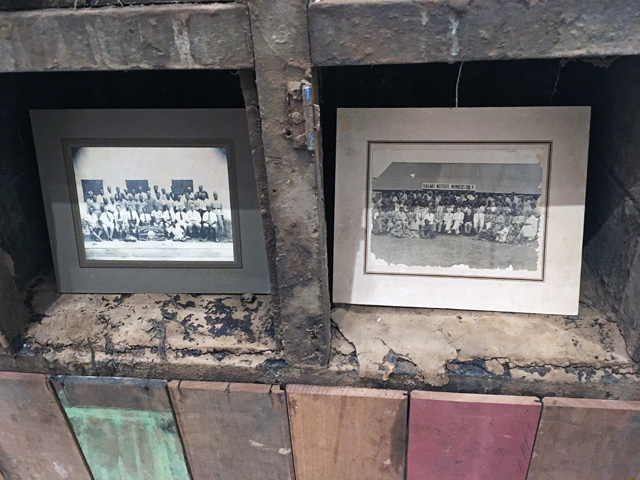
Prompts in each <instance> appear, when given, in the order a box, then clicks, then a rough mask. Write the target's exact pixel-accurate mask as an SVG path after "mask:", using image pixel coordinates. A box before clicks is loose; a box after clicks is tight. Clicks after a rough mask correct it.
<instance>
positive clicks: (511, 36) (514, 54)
mask: <svg viewBox="0 0 640 480" xmlns="http://www.w3.org/2000/svg"><path fill="white" fill-rule="evenodd" d="M639 21H640V9H639V8H638V2H637V0H608V1H606V2H603V1H602V0H546V1H523V2H517V1H510V2H505V1H503V0H483V1H481V2H472V1H458V0H439V1H432V0H429V1H427V0H318V1H313V2H310V3H309V37H310V41H311V57H312V61H313V64H314V65H315V66H335V65H373V64H399V63H430V62H459V61H472V60H495V59H516V58H525V59H526V58H562V57H579V56H613V55H636V54H638V53H640V28H638V22H639Z"/></svg>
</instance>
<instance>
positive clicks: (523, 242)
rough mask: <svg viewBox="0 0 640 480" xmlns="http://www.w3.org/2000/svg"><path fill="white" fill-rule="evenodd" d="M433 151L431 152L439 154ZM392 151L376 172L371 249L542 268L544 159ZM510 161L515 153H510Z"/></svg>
mask: <svg viewBox="0 0 640 480" xmlns="http://www.w3.org/2000/svg"><path fill="white" fill-rule="evenodd" d="M432 156H433V155H429V157H432ZM488 156H489V154H488V153H487V152H483V153H482V154H481V155H480V158H481V159H482V160H483V161H481V162H478V163H471V162H468V161H465V160H466V159H467V158H468V157H469V154H468V152H467V153H466V155H465V156H463V157H462V158H459V160H460V161H455V160H456V157H455V156H453V155H451V154H449V157H451V158H450V159H449V161H446V162H437V161H423V162H420V161H411V162H409V161H394V160H393V159H391V160H389V159H388V158H385V160H384V161H383V162H382V165H378V166H377V170H376V169H375V168H372V171H373V172H376V173H378V174H377V175H376V176H375V177H372V178H371V179H370V187H371V188H370V199H369V201H370V204H369V212H370V213H369V226H368V229H369V231H368V233H369V234H370V240H369V248H370V254H371V255H372V256H373V258H375V259H376V260H377V261H378V262H379V261H383V262H386V263H387V264H389V265H404V266H408V267H455V266H464V267H468V268H469V269H482V270H497V269H500V270H504V269H507V270H521V271H522V270H525V271H535V270H536V269H537V268H538V265H539V256H540V252H541V245H542V242H543V238H542V236H543V222H544V206H543V205H542V203H543V202H542V198H541V193H542V183H543V169H542V167H541V166H540V165H539V164H538V163H507V162H506V161H505V158H504V157H505V156H506V155H505V154H504V153H503V154H502V155H501V157H502V161H501V162H500V163H490V157H489V158H487V157H488ZM506 160H507V161H508V158H507V159H506Z"/></svg>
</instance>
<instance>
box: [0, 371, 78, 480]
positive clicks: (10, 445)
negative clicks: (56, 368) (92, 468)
mask: <svg viewBox="0 0 640 480" xmlns="http://www.w3.org/2000/svg"><path fill="white" fill-rule="evenodd" d="M0 432H2V435H0V473H1V474H2V475H0V478H2V477H3V476H4V478H5V479H7V480H55V479H73V480H76V479H78V480H85V479H86V480H89V479H90V478H91V475H90V474H89V470H88V469H87V467H86V464H85V462H84V459H83V457H82V454H81V453H80V449H79V448H78V445H77V443H76V439H75V437H74V436H73V433H72V432H71V429H70V428H69V425H68V423H67V421H66V419H65V417H64V413H63V412H62V409H61V408H60V405H59V404H58V401H57V399H56V396H55V393H54V391H53V388H52V387H51V385H50V384H49V381H48V380H47V378H46V377H45V376H44V375H36V374H32V373H8V372H0Z"/></svg>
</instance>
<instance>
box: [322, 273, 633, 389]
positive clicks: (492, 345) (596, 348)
mask: <svg viewBox="0 0 640 480" xmlns="http://www.w3.org/2000/svg"><path fill="white" fill-rule="evenodd" d="M603 298H604V297H603V296H602V292H601V291H600V290H599V288H598V285H597V284H596V283H595V281H594V279H593V276H592V275H591V274H590V272H589V271H587V270H586V269H585V272H583V285H582V300H581V303H580V311H579V314H578V315H577V316H560V315H533V314H531V315H528V314H508V313H495V312H493V313H492V312H467V311H454V310H431V309H409V308H392V307H365V306H354V305H350V306H347V305H345V306H339V307H338V308H336V309H334V311H333V312H332V322H333V340H332V360H331V365H332V367H333V368H337V369H343V370H350V371H352V372H353V374H354V375H355V374H357V375H358V376H359V377H360V378H367V379H373V380H376V381H381V382H386V381H388V380H389V379H390V378H392V377H393V378H394V379H402V378H404V380H405V383H406V384H408V385H410V386H411V385H413V384H414V382H416V381H419V382H422V383H425V384H428V385H431V386H434V387H442V386H445V385H447V383H448V382H449V379H450V377H451V376H452V375H464V376H468V377H473V376H485V377H502V378H509V379H519V380H524V381H531V382H560V383H574V382H582V383H585V382H612V381H616V379H619V378H622V377H625V380H631V381H635V382H638V384H639V385H640V375H639V368H638V365H636V364H635V363H634V362H633V361H632V360H631V359H630V357H629V356H628V354H627V351H626V346H625V343H624V340H623V338H622V336H621V334H620V332H619V330H618V326H617V324H616V322H615V315H614V313H613V312H612V311H611V309H609V308H608V307H607V305H606V302H604V301H603Z"/></svg>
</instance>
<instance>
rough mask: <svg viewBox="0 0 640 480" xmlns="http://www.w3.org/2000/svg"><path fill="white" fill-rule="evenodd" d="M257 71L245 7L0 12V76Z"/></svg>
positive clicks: (168, 6) (153, 7)
mask: <svg viewBox="0 0 640 480" xmlns="http://www.w3.org/2000/svg"><path fill="white" fill-rule="evenodd" d="M194 68H209V69H238V68H253V52H252V46H251V29H250V24H249V13H248V10H247V6H246V5H242V4H228V3H227V4H210V5H163V6H147V7H144V6H141V7H125V8H122V7H107V8H101V9H78V10H74V9H47V10H36V11H27V12H0V72H25V71H53V70H131V69H194Z"/></svg>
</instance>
